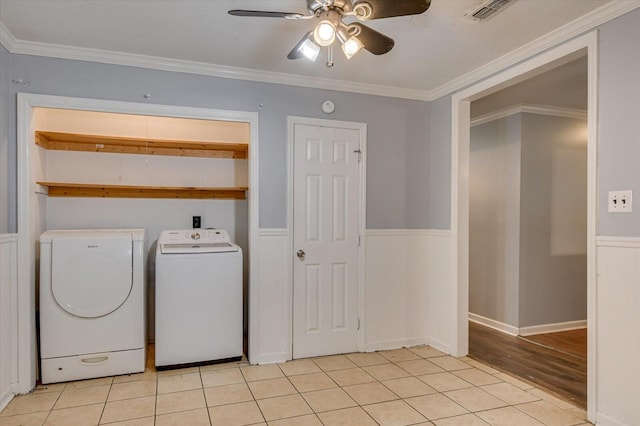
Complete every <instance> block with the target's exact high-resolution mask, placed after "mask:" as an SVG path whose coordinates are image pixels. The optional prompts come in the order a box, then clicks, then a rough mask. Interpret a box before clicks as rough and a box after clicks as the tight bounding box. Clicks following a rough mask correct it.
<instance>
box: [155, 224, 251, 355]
mask: <svg viewBox="0 0 640 426" xmlns="http://www.w3.org/2000/svg"><path fill="white" fill-rule="evenodd" d="M155 296H156V305H155V308H156V319H155V324H156V327H155V363H156V367H159V368H162V367H165V368H166V367H170V366H177V365H184V364H199V363H206V362H211V361H220V360H229V359H236V358H240V357H242V346H243V345H242V250H241V249H240V247H239V246H238V245H236V244H234V243H232V242H231V241H230V239H229V234H227V232H226V231H224V230H220V229H187V230H177V231H163V232H162V233H161V234H160V237H159V238H158V243H157V246H156V263H155Z"/></svg>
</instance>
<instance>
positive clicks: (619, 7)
mask: <svg viewBox="0 0 640 426" xmlns="http://www.w3.org/2000/svg"><path fill="white" fill-rule="evenodd" d="M638 7H640V1H637V0H632V1H629V0H612V1H611V2H609V3H607V4H605V5H603V6H600V7H599V8H597V9H595V10H593V11H591V12H589V13H587V14H586V15H583V16H581V17H580V18H577V19H575V20H573V21H571V22H569V23H567V24H565V25H563V26H561V27H560V28H557V29H555V30H553V31H550V32H548V33H547V34H545V35H543V36H542V37H538V38H537V39H535V40H533V41H531V42H529V43H527V44H525V45H522V46H521V47H519V48H517V49H514V50H512V51H510V52H509V53H507V54H505V55H502V56H500V57H499V58H497V59H495V60H493V61H491V62H488V63H486V64H485V65H482V66H480V67H478V68H476V69H474V70H473V71H471V72H468V73H467V74H464V75H462V76H460V77H457V78H454V79H453V80H450V81H449V82H447V83H445V84H443V85H441V86H439V87H437V88H435V89H433V90H431V91H430V93H429V94H430V99H429V100H432V101H434V100H436V99H439V98H441V97H443V96H446V95H450V94H452V93H454V92H457V91H458V90H460V89H463V88H465V87H467V86H469V85H471V84H473V83H475V82H477V81H480V80H482V79H484V78H487V77H489V76H490V75H492V74H495V73H497V72H499V71H502V70H504V69H506V68H509V67H511V66H513V65H515V64H517V63H518V62H521V61H523V60H525V59H528V58H530V57H532V56H534V55H536V54H538V53H541V52H543V51H545V50H547V49H549V48H551V47H553V46H556V45H558V44H560V43H562V42H565V41H567V40H570V39H572V38H574V37H576V36H578V35H580V34H583V33H585V32H587V31H589V30H592V29H594V28H595V27H597V26H599V25H602V24H604V23H605V22H608V21H610V20H612V19H615V18H617V17H619V16H621V15H624V14H625V13H628V12H631V11H632V10H635V9H637V8H638Z"/></svg>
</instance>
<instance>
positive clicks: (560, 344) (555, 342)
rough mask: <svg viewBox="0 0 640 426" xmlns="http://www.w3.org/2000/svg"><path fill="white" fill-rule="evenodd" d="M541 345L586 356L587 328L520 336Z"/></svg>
mask: <svg viewBox="0 0 640 426" xmlns="http://www.w3.org/2000/svg"><path fill="white" fill-rule="evenodd" d="M520 338H521V339H524V340H528V341H530V342H533V343H538V344H540V345H542V346H546V347H549V348H551V349H556V350H558V351H561V352H566V353H568V354H572V355H576V356H580V357H582V358H586V357H587V329H586V328H581V329H578V330H569V331H559V332H557V333H545V334H535V335H533V336H526V337H520Z"/></svg>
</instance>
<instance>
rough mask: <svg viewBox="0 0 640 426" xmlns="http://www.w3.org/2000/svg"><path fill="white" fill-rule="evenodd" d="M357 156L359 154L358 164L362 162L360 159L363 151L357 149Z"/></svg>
mask: <svg viewBox="0 0 640 426" xmlns="http://www.w3.org/2000/svg"><path fill="white" fill-rule="evenodd" d="M353 152H355V153H356V154H358V163H359V162H360V159H361V158H362V151H361V150H360V148H358V149H356V150H355V151H353Z"/></svg>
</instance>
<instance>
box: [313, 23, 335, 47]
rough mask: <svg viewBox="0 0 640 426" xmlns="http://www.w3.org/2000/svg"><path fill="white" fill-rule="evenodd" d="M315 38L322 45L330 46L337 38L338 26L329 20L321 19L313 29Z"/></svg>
mask: <svg viewBox="0 0 640 426" xmlns="http://www.w3.org/2000/svg"><path fill="white" fill-rule="evenodd" d="M313 38H314V40H315V41H316V43H318V44H319V45H320V46H329V45H330V44H331V43H333V41H334V40H335V39H336V27H335V25H334V24H333V22H331V21H329V20H324V21H320V23H319V24H318V25H317V26H316V29H315V30H313Z"/></svg>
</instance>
